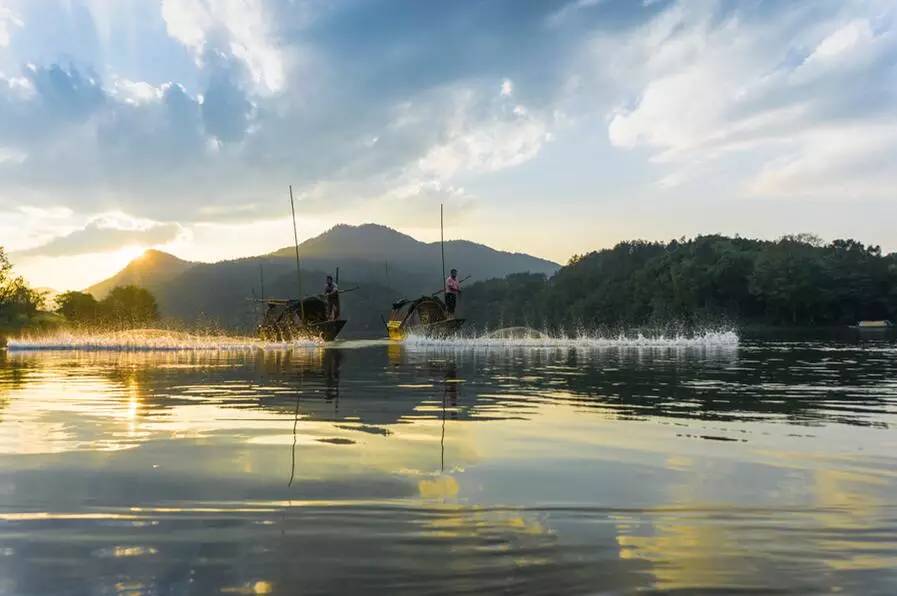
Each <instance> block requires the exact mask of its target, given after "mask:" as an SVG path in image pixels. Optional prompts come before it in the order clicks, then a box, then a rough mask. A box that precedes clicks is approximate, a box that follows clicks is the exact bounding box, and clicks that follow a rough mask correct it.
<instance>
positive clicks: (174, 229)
mask: <svg viewBox="0 0 897 596" xmlns="http://www.w3.org/2000/svg"><path fill="white" fill-rule="evenodd" d="M182 231H183V230H182V228H181V226H180V225H178V224H176V223H158V222H147V221H138V220H134V219H132V218H128V217H124V216H121V215H113V216H105V217H101V218H98V219H94V220H92V221H90V222H89V223H88V224H87V225H86V226H85V227H83V228H81V229H78V230H75V231H73V232H70V233H68V234H66V235H64V236H58V237H56V238H53V239H52V240H50V241H49V242H47V243H45V244H42V245H40V246H36V247H34V248H30V249H27V250H22V251H18V252H16V253H15V256H16V257H59V256H71V255H80V254H86V253H97V252H109V251H113V250H118V249H119V248H122V247H123V246H129V245H141V246H154V245H159V244H166V243H168V242H171V241H173V240H175V239H176V238H177V237H178V236H179V235H180V234H181V233H182Z"/></svg>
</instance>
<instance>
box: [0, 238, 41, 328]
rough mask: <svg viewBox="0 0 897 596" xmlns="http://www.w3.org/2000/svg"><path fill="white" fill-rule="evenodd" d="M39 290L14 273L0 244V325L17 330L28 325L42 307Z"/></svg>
mask: <svg viewBox="0 0 897 596" xmlns="http://www.w3.org/2000/svg"><path fill="white" fill-rule="evenodd" d="M43 303H44V296H43V294H42V293H41V292H39V291H37V290H33V289H31V288H29V287H28V285H27V284H26V283H25V280H24V279H22V277H21V276H17V275H15V273H14V272H13V267H12V263H10V262H9V258H8V257H7V256H6V251H5V250H4V249H3V247H2V246H0V327H2V328H4V329H8V330H19V329H22V328H25V327H28V326H29V324H30V322H31V321H32V319H34V317H35V316H36V315H37V314H38V312H39V311H40V309H41V308H42V307H43Z"/></svg>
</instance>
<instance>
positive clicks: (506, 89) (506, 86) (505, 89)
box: [501, 79, 514, 97]
mask: <svg viewBox="0 0 897 596" xmlns="http://www.w3.org/2000/svg"><path fill="white" fill-rule="evenodd" d="M512 93H514V83H513V82H511V79H505V80H503V81H502V82H501V94H502V95H503V96H505V97H507V96H509V95H511V94H512Z"/></svg>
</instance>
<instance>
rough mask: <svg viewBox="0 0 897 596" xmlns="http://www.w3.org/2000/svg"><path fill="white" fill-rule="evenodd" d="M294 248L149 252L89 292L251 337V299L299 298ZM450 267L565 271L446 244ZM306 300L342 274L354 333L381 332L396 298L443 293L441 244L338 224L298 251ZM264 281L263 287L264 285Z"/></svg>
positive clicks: (523, 257)
mask: <svg viewBox="0 0 897 596" xmlns="http://www.w3.org/2000/svg"><path fill="white" fill-rule="evenodd" d="M294 251H295V248H294V247H292V246H290V247H284V248H281V249H278V250H276V251H274V252H271V253H268V254H263V255H256V256H248V257H240V258H237V259H228V260H222V261H218V262H215V263H200V262H192V261H186V260H184V259H180V258H178V257H176V256H175V255H171V254H169V253H165V252H162V251H158V250H152V251H147V252H146V253H144V255H143V256H141V257H139V258H137V259H135V260H133V261H132V262H130V263H128V265H127V266H126V267H125V268H124V269H122V270H121V271H119V272H118V273H117V274H116V275H114V276H112V277H110V278H108V279H106V280H103V281H102V282H99V283H98V284H94V285H93V286H90V287H89V288H88V289H87V291H89V292H90V293H92V294H94V296H95V297H97V298H102V297H103V296H104V295H105V294H106V293H108V291H109V290H111V289H112V288H113V287H115V286H116V285H127V284H132V283H133V284H135V285H140V286H143V287H146V288H147V289H148V290H150V291H151V292H152V293H153V294H154V295H155V296H156V298H157V300H158V301H159V306H160V310H161V312H162V314H163V316H165V317H167V318H169V319H172V320H175V321H179V322H184V323H188V324H197V323H198V322H202V323H203V324H208V325H214V326H219V327H223V328H229V329H241V330H246V329H248V328H250V327H251V326H252V325H253V324H254V323H253V321H254V319H255V317H256V316H257V313H254V314H253V313H250V312H249V311H250V310H252V309H251V308H249V306H248V305H250V304H251V302H247V299H251V298H259V297H274V296H278V297H291V296H295V295H296V293H297V279H296V270H295V267H296V263H295V252H294ZM445 252H446V268H457V269H458V270H459V271H460V272H461V275H462V277H463V276H466V275H468V274H470V275H471V276H472V277H471V283H473V282H474V281H478V280H486V279H492V278H501V277H505V276H506V275H509V274H511V273H524V272H529V273H542V274H546V275H551V274H553V273H554V272H555V271H557V270H558V269H559V268H560V265H559V264H557V263H554V262H552V261H548V260H546V259H541V258H538V257H533V256H530V255H527V254H525V253H511V252H506V251H499V250H496V249H493V248H491V247H489V246H486V245H483V244H478V243H476V242H472V241H468V240H452V241H448V242H446V243H445ZM300 258H301V266H302V282H301V283H302V293H303V294H306V295H307V294H314V293H316V292H317V291H320V288H321V287H323V279H324V275H325V274H338V275H339V277H340V282H341V284H342V285H343V287H348V286H350V285H360V286H362V290H360V291H359V292H355V293H350V294H346V298H345V303H344V311H345V312H346V313H347V314H348V315H349V318H350V322H351V324H350V326H348V327H347V331H348V332H350V333H351V332H352V330H353V329H352V328H353V327H361V328H365V329H371V328H373V327H379V326H380V325H381V323H380V318H379V317H380V315H381V314H382V312H385V311H387V310H388V309H389V305H390V304H391V303H392V301H393V300H395V299H396V298H401V297H408V296H420V295H422V294H430V293H433V292H434V291H436V290H438V289H440V288H441V287H442V277H441V276H442V257H441V251H440V243H439V242H434V243H427V242H421V241H419V240H416V239H415V238H413V237H411V236H408V235H407V234H403V233H401V232H398V231H396V230H393V229H392V228H389V227H386V226H382V225H379V224H363V225H360V226H352V225H347V224H339V225H337V226H334V227H333V228H331V229H329V230H327V231H326V232H324V233H322V234H319V235H318V236H315V237H314V238H310V239H308V240H306V241H305V242H303V243H302V244H300ZM262 278H264V287H263V286H262Z"/></svg>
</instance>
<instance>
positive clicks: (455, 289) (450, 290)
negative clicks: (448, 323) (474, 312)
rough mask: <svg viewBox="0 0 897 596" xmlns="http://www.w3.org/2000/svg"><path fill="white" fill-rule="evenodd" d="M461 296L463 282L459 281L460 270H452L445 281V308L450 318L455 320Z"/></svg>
mask: <svg viewBox="0 0 897 596" xmlns="http://www.w3.org/2000/svg"><path fill="white" fill-rule="evenodd" d="M460 295H461V282H460V281H458V270H457V269H452V271H451V273H449V276H448V277H447V278H446V280H445V307H446V309H448V313H449V316H450V317H451V318H453V319H454V318H455V307H456V306H458V296H460Z"/></svg>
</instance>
